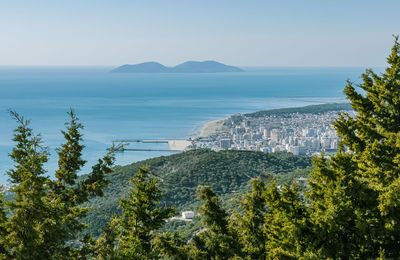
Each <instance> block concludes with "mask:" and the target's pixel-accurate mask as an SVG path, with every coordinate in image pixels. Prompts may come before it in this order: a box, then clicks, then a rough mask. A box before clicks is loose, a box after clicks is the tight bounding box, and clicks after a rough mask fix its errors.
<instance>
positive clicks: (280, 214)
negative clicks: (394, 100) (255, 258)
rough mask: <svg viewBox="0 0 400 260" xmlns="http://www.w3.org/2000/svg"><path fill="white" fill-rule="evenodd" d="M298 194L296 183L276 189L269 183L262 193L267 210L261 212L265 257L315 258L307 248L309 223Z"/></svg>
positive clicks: (306, 212)
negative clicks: (263, 218) (263, 213)
mask: <svg viewBox="0 0 400 260" xmlns="http://www.w3.org/2000/svg"><path fill="white" fill-rule="evenodd" d="M299 195H300V194H299V190H298V186H297V185H296V184H293V185H292V186H288V185H287V184H285V185H283V187H282V188H280V189H279V188H278V187H277V186H276V184H275V183H272V185H271V186H270V187H269V188H268V190H267V192H266V202H267V205H268V209H269V212H268V213H267V214H265V226H264V234H265V236H266V238H265V239H266V243H265V248H266V251H267V258H268V259H299V258H301V257H303V256H305V255H307V258H306V259H318V258H315V255H313V254H312V250H310V242H312V239H313V236H312V235H311V232H312V225H311V223H310V222H309V212H308V209H307V206H306V205H304V204H303V203H302V202H301V200H300V198H299ZM310 251H311V253H310Z"/></svg>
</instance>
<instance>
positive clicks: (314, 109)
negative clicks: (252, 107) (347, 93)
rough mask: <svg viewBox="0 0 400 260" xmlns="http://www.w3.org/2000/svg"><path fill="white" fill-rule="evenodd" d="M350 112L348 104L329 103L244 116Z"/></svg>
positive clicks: (258, 112)
mask: <svg viewBox="0 0 400 260" xmlns="http://www.w3.org/2000/svg"><path fill="white" fill-rule="evenodd" d="M340 110H351V105H350V104H349V103H331V104H322V105H310V106H305V107H290V108H279V109H272V110H263V111H257V112H254V113H249V114H245V116H248V117H265V116H271V115H277V116H285V115H289V114H293V113H301V114H303V113H307V114H322V113H326V112H330V111H340Z"/></svg>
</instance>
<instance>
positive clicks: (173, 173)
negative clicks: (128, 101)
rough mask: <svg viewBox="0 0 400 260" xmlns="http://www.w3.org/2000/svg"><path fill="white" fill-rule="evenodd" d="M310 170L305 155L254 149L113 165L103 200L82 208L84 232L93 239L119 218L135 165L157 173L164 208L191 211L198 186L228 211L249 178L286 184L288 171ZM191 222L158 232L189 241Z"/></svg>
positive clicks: (195, 206) (195, 205) (193, 228)
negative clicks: (84, 210) (207, 189)
mask: <svg viewBox="0 0 400 260" xmlns="http://www.w3.org/2000/svg"><path fill="white" fill-rule="evenodd" d="M309 166H311V159H310V158H309V157H305V156H295V155H293V154H291V153H285V152H280V153H273V154H267V153H262V152H254V151H219V152H213V151H208V150H204V149H202V150H192V151H187V152H183V153H179V154H174V155H170V156H161V157H157V158H152V159H148V160H145V161H141V162H137V163H134V164H131V165H127V166H116V167H115V168H114V172H113V173H111V174H110V175H108V177H107V179H108V180H109V182H110V184H109V186H108V187H107V188H106V189H105V190H104V194H105V195H104V197H95V198H93V199H91V200H90V202H89V203H87V204H86V205H87V206H89V207H90V208H92V209H93V210H92V211H90V212H89V213H88V216H87V217H86V218H85V219H84V220H85V222H86V223H90V226H89V229H87V230H88V231H89V232H88V234H90V235H92V236H98V235H99V230H101V229H103V228H104V225H105V223H106V222H108V220H109V219H110V218H111V216H113V215H118V216H119V215H120V214H121V209H119V208H118V205H119V200H120V199H121V198H122V197H124V194H126V192H127V190H128V189H129V188H130V187H131V185H130V182H129V179H130V178H131V176H132V172H137V171H138V170H139V168H140V167H148V168H149V170H151V171H152V172H154V173H156V176H155V177H156V178H157V179H158V180H159V186H160V188H162V189H163V197H162V199H161V200H162V203H165V204H166V205H168V206H175V207H176V208H177V209H178V210H180V211H182V210H194V211H196V210H197V209H198V208H199V207H200V205H201V203H200V202H199V201H198V200H197V199H196V188H197V186H198V185H205V186H210V188H212V189H213V190H215V193H216V194H218V195H220V196H221V198H222V204H223V206H224V208H226V209H228V211H229V212H231V211H232V210H233V209H235V208H236V209H237V208H239V203H237V200H238V199H240V197H241V195H242V194H244V193H247V192H248V191H249V187H248V185H247V183H248V181H249V180H250V179H251V178H253V177H258V176H261V177H262V178H265V177H268V176H269V175H273V176H274V177H276V178H277V181H278V182H279V183H281V182H282V181H284V180H280V179H279V178H280V176H287V178H288V179H290V180H291V179H293V177H290V176H291V175H292V172H294V171H297V170H300V169H304V168H307V167H309ZM307 172H308V170H307ZM305 174H307V173H305ZM194 222H196V223H187V224H185V225H184V226H180V227H178V228H177V229H175V227H176V223H174V222H168V223H166V225H165V227H163V230H164V231H175V230H176V231H179V232H181V234H182V236H183V237H185V238H190V236H191V234H192V233H193V232H195V231H196V227H198V226H199V222H198V220H197V219H195V220H194ZM189 230H191V231H189Z"/></svg>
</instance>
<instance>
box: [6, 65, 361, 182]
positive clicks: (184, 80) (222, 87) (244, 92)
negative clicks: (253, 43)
mask: <svg viewBox="0 0 400 260" xmlns="http://www.w3.org/2000/svg"><path fill="white" fill-rule="evenodd" d="M110 69H111V68H108V67H26V68H24V67H0V183H3V184H4V183H6V182H7V176H6V175H5V172H6V170H8V169H10V168H11V167H12V161H11V160H10V159H9V158H8V156H7V154H8V153H9V152H11V149H12V147H13V142H12V141H11V139H12V131H13V129H14V128H15V127H16V123H15V122H14V121H13V120H12V119H11V118H10V116H9V114H8V112H7V110H8V109H12V110H15V111H17V112H18V113H20V114H21V115H23V116H24V117H25V118H26V119H31V126H32V128H33V129H34V131H35V133H42V135H43V140H44V145H46V146H48V147H49V151H50V153H51V157H50V158H51V159H50V161H49V163H48V164H47V165H46V167H47V169H49V173H48V174H49V175H52V174H53V171H54V169H55V168H56V166H57V164H56V163H57V161H56V152H55V148H56V147H58V146H59V145H60V144H61V143H62V142H63V139H62V135H61V133H60V129H63V128H64V122H65V121H67V120H68V117H67V114H66V112H67V111H68V110H69V108H70V107H72V108H73V109H74V110H75V111H76V114H77V115H78V117H79V118H80V119H81V122H82V124H83V125H84V126H85V130H84V131H83V133H84V139H85V145H86V149H85V150H84V159H86V160H88V163H87V166H86V167H85V168H84V170H83V171H82V172H83V173H86V172H88V171H89V170H90V166H91V165H93V163H95V161H96V159H97V158H99V157H101V156H102V155H104V154H105V153H106V148H108V147H109V146H110V145H111V140H113V139H150V138H159V139H174V138H176V139H182V138H187V137H189V136H192V135H193V134H194V133H195V131H196V129H198V128H199V127H200V126H201V125H202V123H204V122H205V121H209V120H213V119H217V118H221V117H226V116H228V115H230V114H234V113H245V112H252V111H258V110H265V109H273V108H283V107H295V106H305V105H310V104H321V103H330V102H341V101H344V100H345V99H344V95H343V93H342V91H343V88H344V87H345V84H346V79H350V80H352V81H355V82H358V81H359V79H360V75H361V73H362V72H364V68H247V69H246V70H247V71H246V72H243V73H216V74H113V73H108V71H109V70H110ZM132 147H138V146H137V145H135V146H133V145H132ZM145 147H146V148H155V147H157V148H166V147H165V146H162V145H159V144H157V145H149V144H145ZM168 154H170V153H168V152H167V153H166V152H125V153H119V154H117V157H116V158H117V160H116V164H122V165H123V164H128V163H132V162H135V161H138V160H143V159H146V158H150V157H156V156H160V155H168Z"/></svg>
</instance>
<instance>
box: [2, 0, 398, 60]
mask: <svg viewBox="0 0 400 260" xmlns="http://www.w3.org/2000/svg"><path fill="white" fill-rule="evenodd" d="M399 10H400V1H399V0H381V1H378V0H375V1H373V0H362V1H361V0H346V1H344V0H335V1H327V0H325V1H324V0H302V1H299V0H279V1H278V0H274V1H272V0H260V1H258V0H201V1H200V0H140V1H136V0H108V1H106V0H68V1H67V0H59V1H54V0H35V1H32V0H0V66H53V65H54V66H73V65H76V66H117V65H122V64H134V63H140V62H145V61H158V62H160V63H162V64H164V65H167V66H173V65H176V64H179V63H181V62H184V61H187V60H200V61H201V60H216V61H220V62H223V63H226V64H229V65H236V66H360V67H365V66H366V67H380V66H384V65H385V63H386V57H387V55H388V54H389V53H390V49H391V47H392V45H393V36H392V35H393V34H400V19H399V16H398V12H399Z"/></svg>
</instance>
